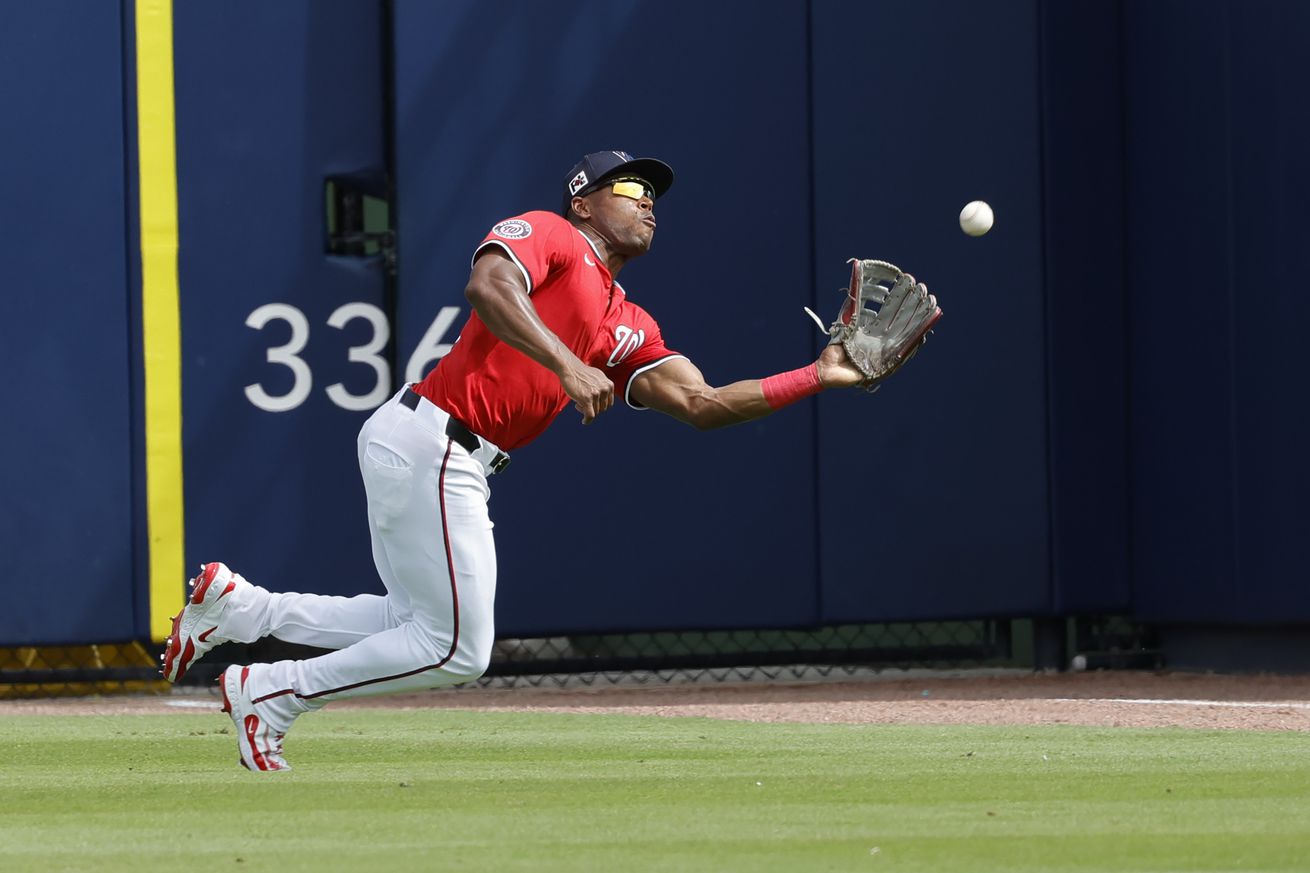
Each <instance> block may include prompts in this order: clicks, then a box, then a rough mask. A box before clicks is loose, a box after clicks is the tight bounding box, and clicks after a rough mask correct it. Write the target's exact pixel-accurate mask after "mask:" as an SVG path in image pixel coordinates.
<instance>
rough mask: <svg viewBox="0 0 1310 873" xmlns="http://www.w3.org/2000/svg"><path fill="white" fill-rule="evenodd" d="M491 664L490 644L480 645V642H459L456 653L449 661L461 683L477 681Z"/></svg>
mask: <svg viewBox="0 0 1310 873" xmlns="http://www.w3.org/2000/svg"><path fill="white" fill-rule="evenodd" d="M490 664H491V644H490V643H488V644H486V645H482V644H481V643H480V642H476V641H473V640H469V641H467V642H466V641H463V640H461V641H460V646H459V649H458V651H457V652H456V653H455V657H454V658H453V659H451V665H450V666H451V667H453V668H454V672H456V673H458V674H459V677H460V681H461V682H472V681H473V680H474V679H478V678H480V677H481V676H482V674H483V673H486V672H487V667H488V666H489V665H490Z"/></svg>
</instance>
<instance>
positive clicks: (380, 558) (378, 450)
mask: <svg viewBox="0 0 1310 873" xmlns="http://www.w3.org/2000/svg"><path fill="white" fill-rule="evenodd" d="M430 415H431V413H430V412H429V419H427V420H424V419H423V418H422V417H421V416H415V415H411V411H410V410H408V409H406V408H404V407H401V406H400V405H399V404H396V403H394V401H393V402H392V403H391V404H388V405H387V407H384V408H383V409H380V410H379V411H378V413H375V415H374V417H373V418H372V419H370V421H369V423H368V424H367V425H366V426H365V430H364V431H363V432H362V433H361V444H364V445H365V446H366V451H361V471H362V473H363V477H364V483H365V490H366V492H367V495H368V506H369V520H370V525H371V526H372V528H373V531H374V543H375V557H377V564H378V572H379V574H380V575H381V576H382V577H383V581H384V582H385V583H386V585H387V588H388V592H389V599H390V601H391V602H392V603H393V604H396V605H398V606H399V605H400V604H403V606H404V609H405V614H404V615H398V616H397V617H398V619H399V623H398V624H397V626H395V627H393V628H389V629H387V630H383V631H381V632H379V633H377V634H374V635H372V636H369V637H368V638H366V639H364V640H361V641H360V642H358V643H356V644H354V645H352V646H350V647H348V648H345V649H342V650H340V651H337V652H333V653H330V654H328V655H324V656H322V657H318V658H311V659H307V660H303V661H280V662H277V663H275V664H254V665H251V666H250V667H248V668H238V667H233V668H231V669H230V670H229V671H228V673H227V674H225V677H224V678H225V688H227V687H228V686H230V687H231V691H230V693H231V694H232V695H234V696H237V699H235V700H234V701H233V703H232V707H231V708H232V711H233V715H234V720H236V718H237V714H238V713H242V714H243V715H242V719H244V721H245V723H247V724H255V725H256V726H262V727H261V728H260V730H263V731H264V732H263V733H258V732H257V733H255V734H249V735H246V734H242V736H246V738H247V739H248V740H249V743H248V745H249V749H247V746H245V745H243V746H242V757H243V760H247V761H248V762H253V761H255V760H256V759H257V758H258V756H257V755H256V754H255V753H256V752H258V751H259V750H260V748H261V746H260V743H263V746H262V748H263V749H264V750H265V751H266V752H267V753H268V754H265V757H264V758H259V759H258V760H265V759H271V760H275V761H278V762H280V761H281V758H280V751H278V752H277V754H272V751H273V750H274V749H278V750H280V738H281V735H282V734H284V733H285V732H286V730H287V728H288V727H289V726H290V724H291V722H292V721H293V720H294V719H295V717H296V716H298V715H299V714H300V713H302V712H305V711H307V710H309V709H315V708H318V707H320V706H322V705H323V704H325V703H327V702H329V701H332V700H339V699H345V698H350V697H361V696H367V695H376V694H390V693H396V692H401V691H413V690H421V689H428V688H434V687H438V686H441V685H450V684H456V683H460V682H466V681H469V680H470V679H474V678H476V677H477V676H480V675H481V674H482V672H483V671H484V670H485V669H486V665H487V662H488V660H489V659H490V654H491V646H492V642H493V638H494V626H493V607H494V600H495V585H496V560H495V548H494V542H493V539H492V533H491V521H490V518H489V516H488V514H487V505H486V502H487V497H488V489H487V484H486V478H485V474H484V472H483V469H482V466H481V464H480V463H479V462H478V461H476V460H474V459H473V458H472V457H470V456H469V455H468V453H467V452H465V451H464V450H463V449H462V448H460V447H459V446H453V445H451V444H450V443H449V441H448V440H447V438H446V436H445V434H444V431H443V430H441V428H440V427H439V426H437V425H440V424H442V423H443V422H442V421H437V422H436V424H434V423H433V421H432V420H431V418H430ZM237 671H240V672H237ZM238 678H239V679H240V681H239V682H238ZM252 718H253V721H251V719H252ZM241 724H242V721H240V720H239V721H238V726H239V727H240V726H241ZM238 733H239V734H241V733H242V732H241V731H240V730H239V731H238ZM261 737H263V738H264V739H262V740H261V739H260V738H261ZM238 739H239V741H243V742H244V740H242V737H241V736H239V738H238ZM247 766H252V768H253V766H254V765H253V764H252V763H248V764H247ZM272 769H277V768H272Z"/></svg>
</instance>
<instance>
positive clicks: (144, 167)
mask: <svg viewBox="0 0 1310 873" xmlns="http://www.w3.org/2000/svg"><path fill="white" fill-rule="evenodd" d="M136 117H137V169H138V176H139V180H140V183H139V184H140V188H141V333H142V337H143V350H144V359H145V360H144V363H145V436H146V524H147V531H148V534H147V536H148V548H149V551H150V633H151V637H152V638H153V639H154V640H155V641H156V642H159V641H162V640H163V639H164V638H165V637H166V636H168V631H169V628H170V624H169V615H170V614H171V611H172V610H175V609H176V608H177V607H178V605H179V604H180V603H181V600H182V596H183V590H184V589H183V581H184V577H185V556H184V553H183V548H184V542H183V524H182V520H183V505H182V357H181V352H182V349H181V324H180V315H179V305H178V277H177V240H178V235H177V160H176V153H175V144H174V122H173V3H172V0H136Z"/></svg>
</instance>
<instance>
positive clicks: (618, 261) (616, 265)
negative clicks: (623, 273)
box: [577, 221, 628, 279]
mask: <svg viewBox="0 0 1310 873" xmlns="http://www.w3.org/2000/svg"><path fill="white" fill-rule="evenodd" d="M577 228H578V231H579V232H581V234H582V235H583V236H585V237H586V238H587V239H588V240H590V241H591V245H592V247H593V248H595V249H596V254H598V255H600V257H601V260H602V261H603V262H604V264H605V268H606V269H607V270H609V271H610V278H613V279H617V278H618V276H619V270H621V269H623V265H624V264H626V263H627V262H628V259H627V258H626V257H624V256H623V255H620V254H618V253H617V252H615V251H614V247H613V246H611V245H610V243H609V240H607V239H605V237H603V236H601V234H600V231H598V230H596V228H594V227H592V226H591V225H590V224H587V223H586V222H585V221H582V222H578V225H577Z"/></svg>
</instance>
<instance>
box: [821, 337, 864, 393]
mask: <svg viewBox="0 0 1310 873" xmlns="http://www.w3.org/2000/svg"><path fill="white" fill-rule="evenodd" d="M816 363H817V365H818V368H819V383H820V384H821V385H823V387H824V388H854V387H856V386H857V385H858V386H862V387H863V386H865V385H866V379H865V376H864V374H863V373H861V372H860V368H859V367H857V366H855V365H854V364H853V363H851V359H850V358H849V357H847V356H846V349H844V348H842V347H841V344H840V343H835V344H833V345H830V346H828V347H826V348H825V349H824V350H823V353H822V354H820V355H819V360H818V361H817V362H816Z"/></svg>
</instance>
